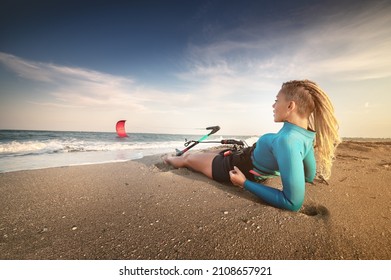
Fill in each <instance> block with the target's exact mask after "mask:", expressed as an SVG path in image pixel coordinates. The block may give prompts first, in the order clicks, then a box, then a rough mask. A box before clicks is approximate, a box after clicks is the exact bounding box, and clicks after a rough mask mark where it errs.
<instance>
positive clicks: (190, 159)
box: [164, 153, 217, 179]
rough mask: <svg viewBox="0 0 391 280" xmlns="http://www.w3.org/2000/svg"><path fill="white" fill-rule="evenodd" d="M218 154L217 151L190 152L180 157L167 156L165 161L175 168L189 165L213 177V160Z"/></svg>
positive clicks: (188, 166)
mask: <svg viewBox="0 0 391 280" xmlns="http://www.w3.org/2000/svg"><path fill="white" fill-rule="evenodd" d="M216 155H217V154H216V153H194V154H191V153H188V154H184V155H182V156H179V157H177V156H172V157H166V158H165V159H164V161H165V162H166V163H168V164H170V165H172V166H173V167H175V168H182V167H187V168H190V169H193V170H194V171H197V172H200V173H202V174H204V175H206V176H207V177H209V178H211V179H213V177H212V162H213V159H214V158H215V157H216Z"/></svg>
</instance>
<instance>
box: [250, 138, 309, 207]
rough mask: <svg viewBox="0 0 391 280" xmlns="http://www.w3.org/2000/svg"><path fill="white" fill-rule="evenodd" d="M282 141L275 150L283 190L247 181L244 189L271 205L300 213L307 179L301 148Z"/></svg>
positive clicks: (286, 140)
mask: <svg viewBox="0 0 391 280" xmlns="http://www.w3.org/2000/svg"><path fill="white" fill-rule="evenodd" d="M288 142H289V139H280V140H279V143H277V144H276V147H275V148H274V150H275V151H274V154H275V156H276V159H277V163H278V166H279V170H280V174H281V180H282V185H283V190H282V191H281V190H278V189H275V188H272V187H268V186H265V185H263V184H259V183H255V182H252V181H249V180H246V181H245V183H244V187H245V189H246V190H249V191H250V192H252V193H254V194H255V195H257V196H258V197H260V198H261V199H262V200H264V201H265V202H267V203H268V204H270V205H273V206H275V207H278V208H283V209H288V210H291V211H298V210H299V209H300V208H301V206H302V205H303V202H304V194H305V178H304V167H303V159H302V156H301V153H300V150H301V149H300V147H296V146H295V144H292V143H288Z"/></svg>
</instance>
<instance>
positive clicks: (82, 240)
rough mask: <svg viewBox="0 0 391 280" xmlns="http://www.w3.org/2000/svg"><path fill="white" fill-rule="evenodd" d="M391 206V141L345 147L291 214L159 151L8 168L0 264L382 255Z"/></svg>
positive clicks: (388, 253)
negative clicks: (120, 159) (169, 161)
mask: <svg viewBox="0 0 391 280" xmlns="http://www.w3.org/2000/svg"><path fill="white" fill-rule="evenodd" d="M269 184H270V185H272V186H275V187H279V185H280V180H279V179H273V180H271V181H269ZM390 200H391V143H390V142H353V141H350V142H345V143H343V144H341V145H340V147H339V149H338V156H337V160H336V162H335V165H334V167H333V176H332V178H331V179H330V181H329V185H326V184H324V183H320V182H316V183H315V184H314V185H311V184H308V185H307V190H306V199H305V203H304V206H303V208H302V209H301V210H300V211H299V212H297V213H295V212H289V211H285V210H280V209H276V208H274V207H271V206H268V205H266V204H264V203H263V202H262V201H261V200H260V199H258V198H257V197H255V196H254V195H252V194H251V193H249V192H247V191H242V190H240V189H238V188H236V187H234V186H230V185H223V184H219V183H216V182H214V181H211V180H209V179H207V178H205V177H204V176H202V175H200V174H197V173H194V172H191V171H189V170H187V169H178V170H174V169H172V168H170V167H168V166H166V165H164V164H163V163H162V162H161V160H160V157H159V156H153V157H147V158H144V159H142V160H139V161H129V162H125V163H115V164H100V165H89V166H77V167H64V168H51V169H42V170H34V171H22V172H11V173H4V174H0V205H1V206H0V207H1V208H0V209H1V210H0V259H90V260H96V259H109V260H110V259H338V260H339V259H390V258H391V250H390V248H391V220H390V219H391V203H390Z"/></svg>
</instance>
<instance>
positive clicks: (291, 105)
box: [288, 101, 296, 111]
mask: <svg viewBox="0 0 391 280" xmlns="http://www.w3.org/2000/svg"><path fill="white" fill-rule="evenodd" d="M295 109H296V102H295V101H289V105H288V110H289V111H293V110H295Z"/></svg>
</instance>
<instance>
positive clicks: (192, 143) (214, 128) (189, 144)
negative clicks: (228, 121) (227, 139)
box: [176, 125, 220, 156]
mask: <svg viewBox="0 0 391 280" xmlns="http://www.w3.org/2000/svg"><path fill="white" fill-rule="evenodd" d="M206 130H212V131H211V132H209V133H208V134H206V135H204V136H202V137H201V138H200V139H199V140H198V141H187V142H186V143H185V147H186V148H185V149H183V150H182V151H180V150H178V149H176V155H177V156H181V155H183V154H184V153H186V152H187V151H188V150H190V149H191V148H193V147H194V146H195V145H197V144H198V143H201V142H202V141H204V140H205V139H206V138H208V137H209V136H210V135H212V134H214V133H216V132H217V131H219V130H220V126H218V125H216V126H210V127H207V128H206Z"/></svg>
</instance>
